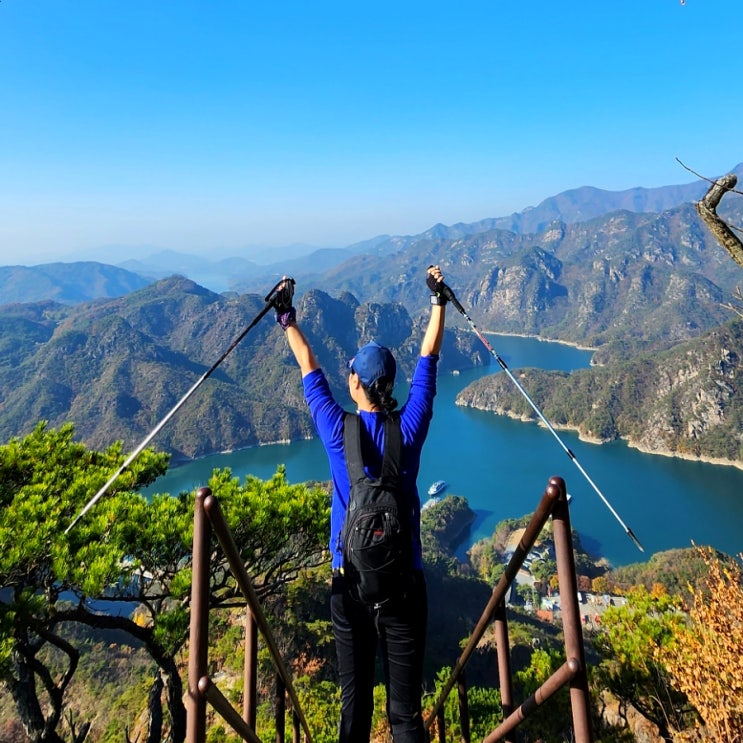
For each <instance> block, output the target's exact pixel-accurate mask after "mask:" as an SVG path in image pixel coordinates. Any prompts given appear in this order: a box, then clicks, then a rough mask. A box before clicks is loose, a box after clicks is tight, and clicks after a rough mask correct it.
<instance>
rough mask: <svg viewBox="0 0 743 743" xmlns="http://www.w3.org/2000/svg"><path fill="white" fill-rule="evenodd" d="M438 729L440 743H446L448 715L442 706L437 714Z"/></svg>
mask: <svg viewBox="0 0 743 743" xmlns="http://www.w3.org/2000/svg"><path fill="white" fill-rule="evenodd" d="M436 727H437V728H438V731H439V734H438V739H439V743H446V713H445V711H444V705H443V704H442V705H441V706H440V707H439V709H438V711H437V712H436Z"/></svg>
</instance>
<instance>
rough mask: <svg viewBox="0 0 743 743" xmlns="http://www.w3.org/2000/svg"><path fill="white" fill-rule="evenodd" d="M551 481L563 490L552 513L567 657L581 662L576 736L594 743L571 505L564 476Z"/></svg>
mask: <svg viewBox="0 0 743 743" xmlns="http://www.w3.org/2000/svg"><path fill="white" fill-rule="evenodd" d="M550 484H554V485H555V486H556V487H558V488H560V491H561V493H560V497H559V498H558V500H557V502H556V503H555V508H554V510H553V512H552V530H553V536H554V541H555V560H556V562H557V578H558V581H559V583H560V611H561V613H562V630H563V634H564V636H565V656H566V658H567V660H568V662H569V661H571V660H573V659H574V660H576V661H578V663H579V664H580V668H579V669H578V671H577V673H576V674H575V676H573V678H572V679H571V680H570V707H571V709H572V713H573V734H574V735H575V743H592V741H593V737H592V732H591V717H590V699H589V695H588V674H587V671H586V657H585V650H584V648H583V631H582V629H581V624H580V612H579V609H578V583H577V580H576V577H575V555H574V554H573V538H572V534H571V527H570V509H569V508H568V501H567V494H566V488H565V481H564V480H563V479H562V478H561V477H553V478H551V479H550Z"/></svg>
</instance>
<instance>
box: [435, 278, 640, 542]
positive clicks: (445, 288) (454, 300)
mask: <svg viewBox="0 0 743 743" xmlns="http://www.w3.org/2000/svg"><path fill="white" fill-rule="evenodd" d="M440 291H441V294H443V295H444V296H445V297H446V298H447V299H448V300H449V301H450V302H451V303H452V304H453V305H454V306H455V307H456V308H457V310H458V311H459V312H460V313H461V315H462V316H463V317H464V319H465V320H467V322H468V323H469V326H470V327H471V328H472V330H474V332H475V335H477V337H478V338H479V339H480V340H481V341H482V342H483V344H484V346H485V348H487V349H488V351H490V353H491V354H492V355H493V358H494V359H495V360H496V361H497V362H498V364H499V365H500V367H501V369H503V371H504V372H505V373H506V374H507V375H508V378H509V379H510V380H511V381H512V382H513V383H514V384H515V385H516V387H517V388H518V390H519V392H520V393H521V394H522V395H523V396H524V398H525V399H526V401H527V402H528V403H529V405H531V407H532V409H533V410H534V412H535V413H536V414H537V415H538V416H539V419H540V420H541V421H542V423H544V425H545V426H546V427H547V430H548V431H549V432H550V433H551V434H552V435H553V436H554V437H555V439H556V440H557V443H558V444H560V446H561V447H562V449H563V451H564V452H565V453H566V454H567V455H568V457H570V461H571V462H572V463H573V464H574V465H575V466H576V467H577V468H578V470H579V471H580V473H581V474H582V475H583V477H585V479H586V480H587V481H588V484H589V485H590V486H591V487H592V488H593V489H594V490H595V491H596V493H597V494H598V496H599V498H601V500H602V501H603V502H604V505H605V506H606V507H607V508H608V509H609V510H610V511H611V513H612V515H613V516H614V518H615V519H616V520H617V521H618V522H619V523H620V524H621V526H622V528H623V529H624V531H625V533H626V534H627V536H628V537H629V538H630V539H631V540H632V541H633V542H634V543H635V546H636V547H637V549H639V550H640V552H644V551H645V548H644V547H643V546H642V545H641V544H640V540H639V539H638V538H637V537H636V536H635V535H634V532H633V531H632V529H630V528H629V526H627V524H625V523H624V521H622V518H621V517H620V515H619V514H618V513H617V512H616V511H615V510H614V507H613V506H612V505H611V503H609V501H608V499H607V498H606V496H605V495H604V494H603V493H602V492H601V490H599V488H598V486H597V485H596V483H595V482H594V481H593V480H592V479H591V478H590V477H589V476H588V473H587V472H586V471H585V470H584V469H583V467H581V464H580V462H579V461H578V459H577V457H576V456H575V454H573V452H572V451H571V450H570V449H569V448H568V447H567V446H566V445H565V443H564V442H563V440H562V439H561V438H560V436H559V435H558V433H557V431H555V429H554V428H553V427H552V424H551V423H550V422H549V421H548V420H547V419H546V418H545V417H544V415H543V414H542V411H541V410H540V409H539V408H538V407H537V405H536V403H535V402H534V400H532V399H531V397H530V396H529V393H528V392H527V391H526V390H525V389H524V387H523V386H522V385H521V383H520V382H519V380H518V379H516V377H515V376H514V375H513V374H512V373H511V370H510V369H509V368H508V366H507V365H506V362H505V361H504V360H503V359H502V358H501V357H500V356H499V355H498V354H497V353H496V351H495V349H494V348H493V347H492V346H491V345H490V343H489V342H488V339H487V338H486V337H485V336H484V335H483V334H482V333H481V332H480V330H479V328H478V327H477V325H475V323H474V322H473V321H472V318H471V317H470V316H469V315H468V314H467V313H466V312H465V309H464V307H462V305H461V304H460V303H459V301H458V300H457V298H456V297H455V296H454V292H453V291H452V290H451V288H450V287H448V286H447V285H446V284H444V283H443V282H441V288H440Z"/></svg>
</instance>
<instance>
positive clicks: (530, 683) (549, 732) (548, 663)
mask: <svg viewBox="0 0 743 743" xmlns="http://www.w3.org/2000/svg"><path fill="white" fill-rule="evenodd" d="M564 662H565V654H564V653H563V652H557V651H554V650H534V651H533V652H532V654H531V659H530V662H529V666H528V667H527V668H525V669H523V670H522V671H517V672H516V685H517V688H518V695H519V696H518V698H519V699H524V700H525V699H527V698H528V697H530V696H531V695H532V694H534V693H535V692H536V691H537V689H538V688H539V687H540V686H541V685H542V684H543V683H544V682H545V681H546V680H547V679H548V678H549V677H550V676H551V675H552V674H553V673H554V672H555V671H557V669H558V668H560V666H562V664H563V663H564ZM570 728H571V712H570V695H569V690H568V688H567V687H562V688H561V689H560V690H559V691H557V692H556V693H555V694H554V695H553V696H552V697H550V699H548V700H547V701H546V702H545V703H544V704H542V705H541V706H540V707H539V710H538V712H535V713H534V714H532V715H530V716H529V717H528V718H527V719H526V720H525V721H524V723H523V729H524V730H525V731H528V733H529V736H530V738H529V739H530V740H565V739H567V736H568V735H569V732H570Z"/></svg>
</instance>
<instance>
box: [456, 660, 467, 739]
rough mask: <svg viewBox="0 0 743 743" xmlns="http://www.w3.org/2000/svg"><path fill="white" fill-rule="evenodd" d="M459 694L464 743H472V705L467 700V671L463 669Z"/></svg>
mask: <svg viewBox="0 0 743 743" xmlns="http://www.w3.org/2000/svg"><path fill="white" fill-rule="evenodd" d="M457 694H458V696H459V724H460V725H461V727H462V736H461V738H462V743H470V706H469V702H468V700H467V672H466V671H464V670H462V673H460V674H459V678H458V679H457Z"/></svg>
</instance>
